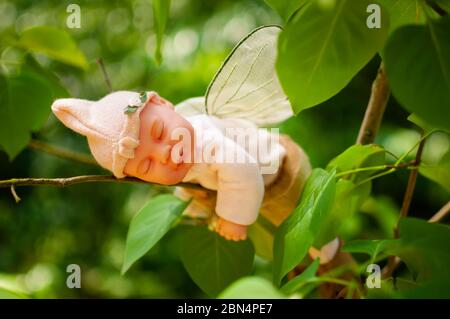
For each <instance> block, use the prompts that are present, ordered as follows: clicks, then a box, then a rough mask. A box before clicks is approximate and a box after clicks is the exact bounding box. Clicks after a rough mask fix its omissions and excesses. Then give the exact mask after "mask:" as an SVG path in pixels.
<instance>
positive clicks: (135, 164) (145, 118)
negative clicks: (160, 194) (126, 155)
mask: <svg viewBox="0 0 450 319" xmlns="http://www.w3.org/2000/svg"><path fill="white" fill-rule="evenodd" d="M140 122H141V127H140V133H139V146H138V147H137V148H136V149H135V157H134V158H132V159H129V160H128V161H127V164H126V166H125V169H124V173H125V174H126V175H128V176H134V177H137V178H139V179H142V180H144V181H147V182H152V183H159V184H166V185H172V184H176V183H179V182H181V180H182V179H183V178H184V177H185V176H186V174H187V172H188V170H189V169H190V168H191V167H192V163H193V160H192V158H190V157H191V156H192V154H193V149H194V128H193V127H192V125H191V124H190V123H189V122H188V121H186V119H184V118H183V117H182V116H181V115H179V114H178V113H176V112H175V111H174V109H173V107H172V106H171V105H167V104H148V105H146V106H145V108H144V110H142V112H141V114H140ZM177 132H184V133H187V134H184V135H180V134H178V133H177ZM186 139H187V140H186ZM181 145H183V147H180V146H181Z"/></svg>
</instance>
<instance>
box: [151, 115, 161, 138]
mask: <svg viewBox="0 0 450 319" xmlns="http://www.w3.org/2000/svg"><path fill="white" fill-rule="evenodd" d="M163 134H164V122H163V121H162V120H161V119H160V118H156V119H155V120H154V121H153V123H152V128H151V136H152V137H153V138H154V139H157V140H160V139H161V138H162V136H163Z"/></svg>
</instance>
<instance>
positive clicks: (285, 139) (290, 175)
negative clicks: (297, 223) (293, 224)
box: [261, 135, 311, 226]
mask: <svg viewBox="0 0 450 319" xmlns="http://www.w3.org/2000/svg"><path fill="white" fill-rule="evenodd" d="M280 143H281V144H282V145H283V146H284V147H285V149H286V157H285V158H284V161H283V165H282V166H281V169H280V173H279V175H278V177H277V179H276V180H275V181H274V182H273V183H272V184H270V185H269V186H267V187H266V191H265V194H264V201H263V204H262V206H261V214H262V215H263V216H264V217H265V218H266V219H268V220H269V221H270V222H271V223H272V224H274V225H275V226H279V225H280V224H281V223H282V222H283V221H284V220H285V219H286V218H287V217H288V216H289V215H290V214H291V213H292V211H293V210H294V209H295V207H296V206H297V203H298V200H299V199H300V195H301V193H302V191H303V186H304V184H305V182H306V180H307V179H308V177H309V175H310V174H311V164H310V162H309V159H308V156H307V155H306V154H305V152H304V151H303V149H302V148H301V147H300V146H298V145H297V144H296V143H295V142H294V141H293V140H292V139H291V138H290V137H289V136H287V135H281V136H280Z"/></svg>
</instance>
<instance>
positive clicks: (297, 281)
mask: <svg viewBox="0 0 450 319" xmlns="http://www.w3.org/2000/svg"><path fill="white" fill-rule="evenodd" d="M319 265H320V259H319V258H316V259H315V260H314V261H313V262H312V263H311V264H310V265H309V266H308V268H306V269H305V270H304V271H303V272H302V273H301V274H300V275H298V276H297V277H295V278H294V279H292V280H290V281H289V282H288V283H287V284H285V285H284V286H283V287H281V291H282V292H284V293H285V294H287V295H291V294H293V293H294V292H295V291H297V290H298V289H300V288H302V287H304V286H305V285H307V284H308V283H309V282H310V281H311V279H313V278H315V277H316V273H317V269H319Z"/></svg>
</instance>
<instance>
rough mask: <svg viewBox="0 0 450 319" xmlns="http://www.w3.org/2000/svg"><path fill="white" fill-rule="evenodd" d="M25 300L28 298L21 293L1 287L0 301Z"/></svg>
mask: <svg viewBox="0 0 450 319" xmlns="http://www.w3.org/2000/svg"><path fill="white" fill-rule="evenodd" d="M25 298H27V296H25V295H24V294H22V293H20V292H16V291H12V290H9V289H6V288H2V287H0V299H25Z"/></svg>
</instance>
